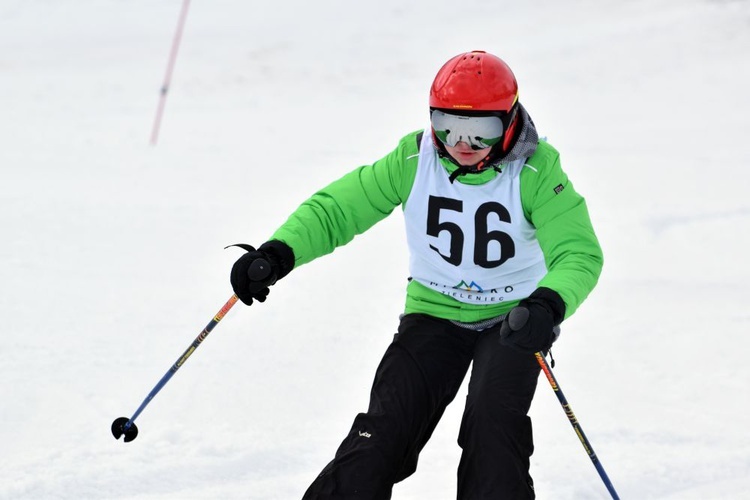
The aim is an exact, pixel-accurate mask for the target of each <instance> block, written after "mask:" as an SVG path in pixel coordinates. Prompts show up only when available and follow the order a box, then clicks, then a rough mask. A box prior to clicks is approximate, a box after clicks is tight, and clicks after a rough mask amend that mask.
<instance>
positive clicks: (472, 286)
mask: <svg viewBox="0 0 750 500" xmlns="http://www.w3.org/2000/svg"><path fill="white" fill-rule="evenodd" d="M453 288H455V289H456V290H466V291H467V292H472V291H474V292H480V293H481V292H484V289H483V288H482V287H481V286H479V285H477V284H476V282H474V281H472V282H471V284H468V285H467V284H466V282H465V281H464V280H461V283H459V284H458V285H456V286H454V287H453Z"/></svg>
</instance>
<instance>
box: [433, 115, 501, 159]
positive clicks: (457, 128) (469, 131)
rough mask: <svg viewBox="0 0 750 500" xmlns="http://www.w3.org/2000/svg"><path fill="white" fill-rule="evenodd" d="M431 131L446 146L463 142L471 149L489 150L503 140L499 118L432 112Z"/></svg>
mask: <svg viewBox="0 0 750 500" xmlns="http://www.w3.org/2000/svg"><path fill="white" fill-rule="evenodd" d="M430 119H431V121H432V129H433V130H434V131H435V135H436V136H437V138H438V139H439V140H440V142H442V143H443V144H445V145H446V146H450V147H454V146H455V145H456V144H458V143H459V142H465V143H467V144H468V145H469V146H471V149H475V150H479V149H485V148H491V147H492V146H494V145H495V144H497V143H498V142H500V141H501V140H502V138H503V129H504V127H503V121H502V120H501V119H500V117H499V116H463V115H452V114H448V113H444V112H443V111H440V110H439V109H435V110H433V111H432V116H431V117H430Z"/></svg>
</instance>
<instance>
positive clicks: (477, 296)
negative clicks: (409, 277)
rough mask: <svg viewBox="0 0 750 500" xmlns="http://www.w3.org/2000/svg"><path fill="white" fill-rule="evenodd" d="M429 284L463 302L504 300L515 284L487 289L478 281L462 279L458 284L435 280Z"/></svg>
mask: <svg viewBox="0 0 750 500" xmlns="http://www.w3.org/2000/svg"><path fill="white" fill-rule="evenodd" d="M429 286H430V287H432V288H434V289H435V290H437V291H439V292H440V293H442V294H443V295H448V296H449V297H453V298H454V299H457V300H461V301H463V302H485V303H487V302H503V301H504V300H505V295H500V294H501V293H504V294H509V293H511V292H513V286H511V285H508V286H505V287H502V288H490V289H487V290H485V289H484V288H482V287H481V286H480V285H479V284H477V282H476V281H472V282H471V283H466V281H464V280H461V281H460V282H459V283H458V284H457V285H456V286H450V285H441V284H440V283H436V282H435V281H430V282H429Z"/></svg>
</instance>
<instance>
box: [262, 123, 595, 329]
mask: <svg viewBox="0 0 750 500" xmlns="http://www.w3.org/2000/svg"><path fill="white" fill-rule="evenodd" d="M421 132H422V131H421V130H420V131H415V132H412V133H410V134H408V135H406V136H405V137H403V138H402V139H401V141H400V142H399V144H398V146H397V147H396V148H395V149H394V150H393V151H392V152H390V153H389V154H388V155H386V156H385V157H383V158H382V159H380V160H378V161H376V162H375V163H373V164H371V165H364V166H361V167H359V168H357V169H355V170H353V171H352V172H349V173H348V174H346V175H345V176H343V177H342V178H340V179H338V180H336V181H334V182H332V183H331V184H329V185H328V186H326V187H325V188H323V189H321V190H320V191H318V192H317V193H315V194H314V195H312V196H311V197H310V198H309V199H308V200H306V201H305V202H304V203H302V205H300V207H299V208H298V209H297V210H296V211H294V213H292V214H291V216H290V217H289V218H288V220H287V221H286V222H285V223H284V224H283V225H282V226H281V227H279V228H278V229H277V230H276V231H275V232H274V234H273V235H272V236H271V239H274V240H279V241H282V242H284V243H286V244H287V245H289V246H290V247H291V248H292V250H293V252H294V256H295V263H294V266H295V268H296V267H298V266H301V265H302V264H305V263H307V262H310V261H312V260H314V259H316V258H318V257H321V256H323V255H326V254H328V253H330V252H332V251H333V250H334V249H335V248H336V247H339V246H342V245H345V244H347V243H349V242H350V241H351V240H352V239H353V238H354V237H355V236H356V235H358V234H361V233H363V232H365V231H367V230H368V229H369V228H370V227H372V226H373V225H374V224H375V223H377V222H379V221H380V220H382V219H384V218H385V217H387V216H388V215H389V214H391V212H393V210H394V209H395V208H396V207H398V206H399V205H401V206H402V209H403V207H404V206H405V203H406V200H407V199H408V197H409V193H410V191H411V187H412V184H413V183H414V179H415V176H416V172H417V162H418V156H419V149H418V146H419V145H418V142H417V141H418V138H417V136H418V135H419V134H420V133H421ZM429 132H430V131H429V130H427V131H426V132H425V133H429ZM440 161H441V163H442V165H443V166H444V167H445V169H446V172H447V174H446V175H448V174H450V173H452V172H453V171H454V170H456V169H457V168H458V167H457V166H456V165H454V164H453V163H451V162H450V161H448V160H447V159H444V158H443V159H441V160H440ZM526 166H527V167H529V168H524V169H523V170H522V171H521V174H520V176H521V177H520V182H521V202H522V206H523V211H524V215H525V217H526V219H527V220H528V221H529V222H531V223H532V224H533V225H534V227H535V228H536V237H537V240H538V242H539V245H540V247H541V249H542V252H543V253H544V259H545V264H546V267H547V274H546V275H545V276H544V278H542V280H541V281H540V282H539V284H538V286H544V287H547V288H551V289H553V290H555V291H556V292H557V293H559V294H560V296H561V297H562V299H563V301H564V302H565V307H566V312H565V317H566V318H567V317H569V316H570V315H571V314H573V312H575V310H576V309H577V308H578V306H579V305H580V304H581V303H582V302H583V300H584V299H585V298H586V297H587V296H588V294H589V293H590V292H591V290H592V289H593V288H594V286H595V285H596V282H597V280H598V278H599V274H600V273H601V269H602V264H603V256H602V251H601V247H600V246H599V242H598V240H597V238H596V235H595V233H594V230H593V227H592V225H591V220H590V217H589V213H588V209H587V207H586V202H585V200H584V198H583V197H582V196H581V195H579V194H578V193H577V192H576V191H575V190H574V188H573V185H572V183H571V182H570V181H569V180H568V177H567V175H566V174H565V173H564V172H563V170H562V168H561V166H560V157H559V154H558V152H557V151H556V150H555V148H553V147H552V146H551V145H549V144H548V143H547V142H546V141H544V140H539V142H538V144H537V147H536V151H535V152H534V154H533V155H532V156H531V157H530V158H528V160H527V161H526ZM496 175H499V174H498V172H496V171H495V170H492V169H488V170H485V171H483V172H480V173H473V174H468V175H463V176H459V177H458V178H457V179H456V181H455V182H463V183H466V184H482V183H485V182H488V181H490V180H491V179H493V178H494V177H495V176H496ZM517 304H518V301H513V302H500V303H492V304H487V305H485V304H467V303H462V302H459V301H457V300H456V299H453V298H452V297H449V296H446V295H443V294H441V293H440V292H437V291H435V290H431V289H428V288H427V287H425V286H423V285H421V284H419V283H417V282H416V281H410V282H409V284H408V286H407V289H406V304H405V309H404V312H405V313H407V314H408V313H424V314H429V315H432V316H435V317H439V318H445V319H449V320H454V321H460V322H466V323H470V322H475V321H482V320H485V319H490V318H494V317H497V316H499V315H502V314H505V313H507V312H508V311H509V310H510V309H512V308H513V307H514V306H515V305H517Z"/></svg>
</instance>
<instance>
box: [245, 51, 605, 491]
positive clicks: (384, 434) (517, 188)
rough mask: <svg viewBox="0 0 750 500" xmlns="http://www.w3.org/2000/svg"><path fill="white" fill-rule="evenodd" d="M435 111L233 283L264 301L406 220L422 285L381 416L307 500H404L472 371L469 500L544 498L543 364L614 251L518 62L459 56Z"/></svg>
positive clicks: (390, 362) (465, 443) (446, 72)
mask: <svg viewBox="0 0 750 500" xmlns="http://www.w3.org/2000/svg"><path fill="white" fill-rule="evenodd" d="M429 105H430V106H429V107H430V126H429V127H428V128H426V129H424V130H419V131H415V132H412V133H410V134H408V135H406V136H405V137H403V138H402V139H401V141H400V142H399V144H398V146H397V147H396V149H394V150H393V151H392V152H391V153H389V154H388V155H386V156H385V157H383V158H382V159H380V160H378V161H376V162H375V163H373V164H371V165H365V166H362V167H359V168H357V169H355V170H354V171H352V172H350V173H349V174H347V175H345V176H343V177H342V178H341V179H339V180H337V181H335V182H333V183H331V184H330V185H328V186H327V187H325V188H323V189H322V190H320V191H318V192H317V193H316V194H314V195H313V196H312V197H310V198H309V199H308V200H307V201H305V202H304V203H303V204H302V205H301V206H300V207H299V208H298V209H297V210H296V211H295V212H294V213H292V215H291V216H290V217H289V218H288V220H287V221H286V222H285V223H284V224H283V225H282V226H281V227H280V228H279V229H278V230H276V232H275V233H274V234H273V235H272V236H271V238H270V239H269V241H267V242H266V243H263V244H262V245H261V246H260V247H259V248H258V249H257V250H255V249H254V248H253V247H250V246H245V248H246V249H247V250H248V252H247V253H245V254H244V255H243V256H242V257H240V258H239V260H237V262H236V263H235V264H234V266H233V268H232V271H231V283H232V287H233V289H234V291H235V293H236V294H237V296H238V297H239V298H240V299H241V300H242V301H243V302H244V303H246V304H248V305H249V304H251V303H252V302H253V300H258V301H261V302H262V301H264V300H265V299H266V297H267V295H268V292H269V288H268V287H269V286H271V285H273V284H274V283H275V282H276V281H278V280H279V279H281V278H283V277H284V276H286V275H287V274H289V272H290V271H292V270H293V269H295V268H297V267H299V266H301V265H302V264H305V263H307V262H310V261H312V260H313V259H316V258H318V257H320V256H322V255H325V254H328V253H330V252H332V251H333V250H334V249H335V248H336V247H338V246H341V245H344V244H346V243H348V242H349V241H351V240H352V239H353V238H354V236H356V235H357V234H360V233H362V232H364V231H366V230H367V229H368V228H370V227H371V226H373V225H374V224H375V223H376V222H378V221H380V220H382V219H383V218H385V217H386V216H388V215H389V214H390V213H391V212H392V211H393V210H394V208H396V207H397V206H399V205H400V206H401V207H402V208H403V213H404V217H405V223H406V224H405V225H406V237H407V243H408V247H409V252H410V264H409V272H410V278H409V283H408V285H407V288H406V305H405V310H404V313H403V314H402V315H401V317H400V324H399V326H398V333H397V334H396V335H395V336H394V340H393V342H392V343H391V344H390V345H389V347H388V348H387V349H386V352H385V354H384V356H383V359H382V361H381V363H380V365H379V367H378V368H377V372H376V374H375V380H374V383H373V387H372V390H371V396H370V403H369V407H368V410H367V412H366V413H361V414H359V415H357V416H356V418H355V419H354V423H353V425H352V427H351V430H350V431H349V434H348V435H347V436H346V438H345V439H344V440H343V442H342V443H341V445H340V446H339V448H338V450H337V451H336V454H335V456H334V458H333V460H332V461H331V462H330V463H329V464H328V465H327V466H326V467H325V468H324V469H323V471H322V472H321V473H320V475H319V476H318V477H317V478H316V479H315V480H314V481H313V483H312V484H311V485H310V487H309V489H308V490H307V492H306V493H305V495H304V499H308V500H312V499H354V498H356V499H377V500H380V499H388V498H391V492H392V488H393V485H394V484H395V483H397V482H399V481H402V480H403V479H405V478H407V477H409V476H410V475H411V474H413V473H414V472H415V470H416V467H417V458H418V455H419V453H420V451H421V450H422V448H423V447H424V446H425V444H426V443H427V441H428V439H429V438H430V436H431V434H432V432H433V430H434V429H435V426H436V425H437V423H438V421H439V420H440V418H441V416H442V414H443V412H444V410H445V408H446V406H447V405H448V404H449V403H450V402H451V401H452V400H453V399H454V397H455V396H456V393H457V392H458V390H459V387H460V386H461V383H462V381H463V379H464V377H465V375H466V373H467V371H468V369H469V366H470V364H471V363H472V362H473V368H472V373H471V378H470V382H469V389H468V396H467V399H466V406H465V409H464V414H463V418H462V422H461V428H460V430H459V435H458V443H459V445H460V446H461V448H462V455H461V459H460V463H459V465H458V494H457V497H458V498H459V499H472V500H476V499H490V498H492V499H498V498H503V499H527V498H534V487H533V482H532V479H531V476H530V475H529V458H530V456H531V454H532V451H533V442H532V431H531V420H530V419H529V417H528V415H527V413H528V411H529V407H530V405H531V401H532V398H533V396H534V392H535V389H536V384H537V379H538V376H539V372H540V367H539V364H538V362H537V361H536V358H535V356H534V353H535V352H538V351H542V352H545V353H546V351H548V350H549V349H550V347H551V345H552V343H553V342H554V341H555V340H556V337H557V333H558V332H559V329H558V328H557V325H559V324H560V323H561V322H562V321H563V320H564V319H565V318H567V317H569V316H570V315H571V314H573V312H574V311H575V310H576V309H577V308H578V306H579V305H580V304H581V302H582V301H583V300H584V299H585V298H586V296H587V295H588V294H589V293H590V292H591V290H592V289H593V288H594V286H595V285H596V282H597V280H598V278H599V274H600V272H601V268H602V262H603V257H602V252H601V248H600V246H599V243H598V241H597V238H596V235H595V233H594V230H593V228H592V225H591V221H590V218H589V214H588V209H587V207H586V203H585V201H584V199H583V198H582V197H581V195H579V194H578V193H577V192H576V191H575V190H574V188H573V185H572V183H571V182H570V181H569V180H568V177H567V176H566V174H565V173H564V172H563V170H562V168H561V166H560V158H559V154H558V152H557V151H556V150H555V149H554V148H553V147H552V146H551V145H550V144H549V143H547V142H546V141H545V140H543V139H540V138H539V137H538V135H537V131H536V128H535V126H534V123H533V122H532V120H531V118H530V117H529V114H528V113H527V111H526V109H525V108H524V107H523V106H522V105H521V103H520V102H519V100H518V85H517V82H516V78H515V76H514V75H513V73H512V71H511V70H510V68H509V67H508V66H507V65H506V64H505V62H503V61H502V60H501V59H500V58H498V57H496V56H494V55H491V54H489V53H486V52H483V51H473V52H467V53H464V54H460V55H458V56H455V57H453V58H451V59H450V60H449V61H448V62H446V63H445V64H444V65H443V67H442V68H441V69H440V70H439V72H438V73H437V76H436V77H435V79H434V82H433V84H432V87H431V89H430V96H429ZM258 259H263V260H265V261H267V262H268V263H269V264H270V266H269V267H270V270H271V273H270V276H268V278H266V279H264V280H261V281H258V280H254V279H252V278H251V277H250V276H249V270H250V266H251V265H252V264H253V263H254V262H256V261H258ZM250 274H252V273H250ZM253 276H256V277H257V275H255V274H253Z"/></svg>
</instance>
